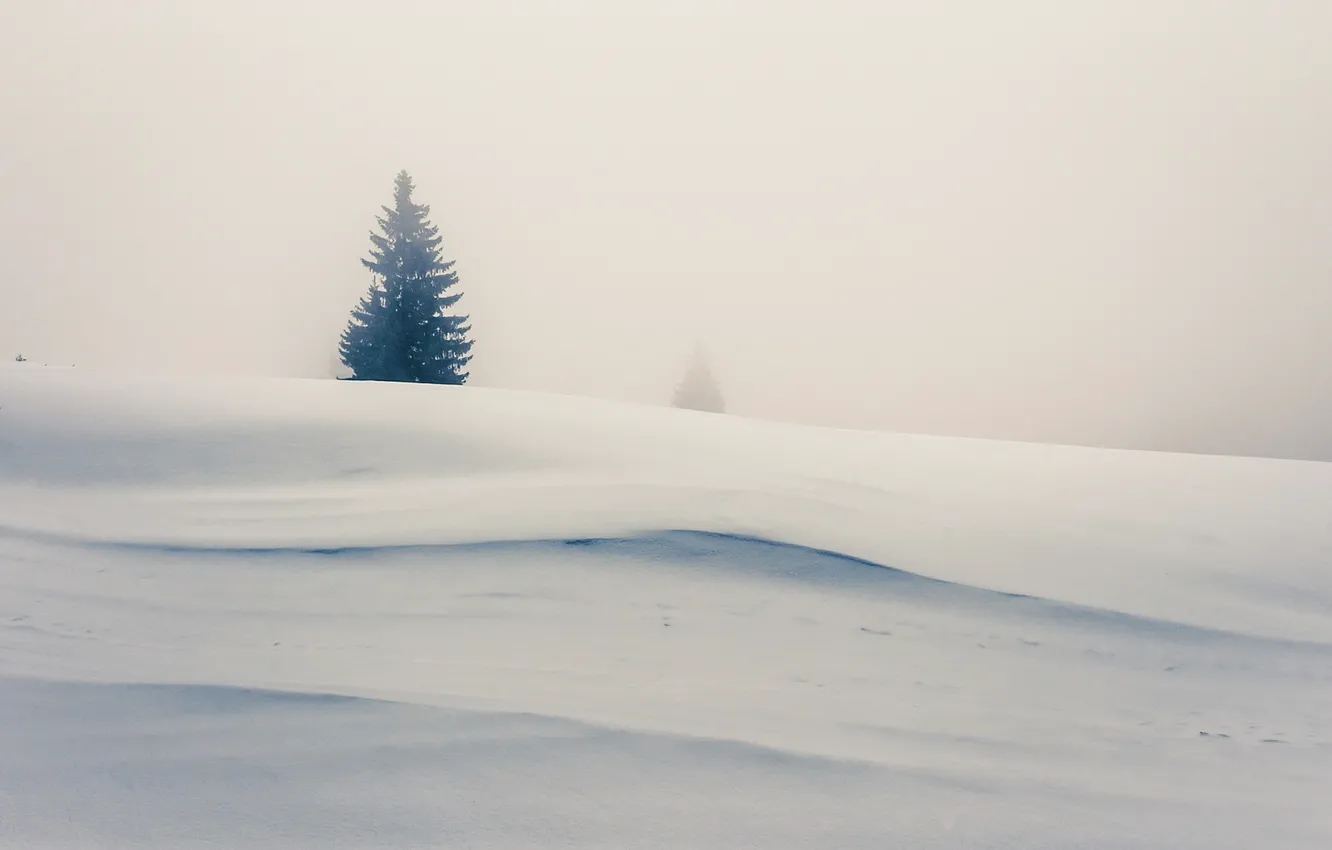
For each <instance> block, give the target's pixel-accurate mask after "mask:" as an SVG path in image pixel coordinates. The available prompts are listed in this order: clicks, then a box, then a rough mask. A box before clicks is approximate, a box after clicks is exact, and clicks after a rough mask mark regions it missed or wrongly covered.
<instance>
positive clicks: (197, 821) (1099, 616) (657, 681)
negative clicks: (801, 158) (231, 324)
mask: <svg viewBox="0 0 1332 850" xmlns="http://www.w3.org/2000/svg"><path fill="white" fill-rule="evenodd" d="M1328 516H1332V465H1326V464H1314V463H1297V462H1289V461H1268V460H1257V459H1235V458H1212V457H1196V456H1182V455H1165V454H1148V453H1132V452H1112V451H1103V450H1091V449H1075V448H1062V447H1051V446H1037V445H1022V444H1002V443H989V442H984V441H969V440H956V439H944V438H929V437H917V436H905V435H893V434H871V433H861V432H837V431H830V430H824V429H812V428H802V427H795V426H787V425H779V424H775V423H761V422H753V421H747V420H744V419H740V418H737V417H719V416H712V415H708V414H699V413H694V412H690V411H679V410H670V409H657V408H649V407H641V406H630V405H618V404H612V403H605V402H595V401H590V400H585V399H576V398H568V397H559V396H543V395H538V394H529V393H517V392H503V391H498V390H486V389H478V388H470V387H469V388H453V387H415V386H401V385H398V386H394V385H377V384H364V383H351V382H334V381H279V380H260V379H233V380H209V381H195V382H185V381H180V380H173V379H146V378H141V379H129V378H124V377H120V376H111V375H99V374H97V373H93V372H86V371H82V370H46V369H41V368H40V367H33V366H31V365H30V364H14V365H7V366H3V367H0V753H3V754H4V756H5V757H4V758H3V759H0V846H31V847H79V846H87V847H92V846H96V847H149V846H170V847H192V846H206V845H212V846H218V845H222V846H246V847H330V846H333V847H364V846H467V847H474V846H475V847H481V846H484V847H559V846H568V847H607V848H610V847H672V848H678V847H698V848H733V847H745V846H754V847H793V848H794V847H801V848H805V847H813V846H838V847H843V846H845V847H856V846H862V847H883V846H910V847H913V848H915V847H923V848H931V847H939V848H953V847H993V848H1008V847H1022V848H1035V847H1050V848H1054V847H1060V848H1064V847H1098V848H1099V847H1113V848H1121V847H1122V848H1139V847H1172V848H1179V847H1183V848H1194V847H1196V848H1229V847H1234V848H1250V847H1255V846H1262V847H1299V848H1306V847H1307V848H1314V847H1319V848H1321V847H1327V846H1332V818H1329V817H1328V816H1327V814H1326V804H1325V802H1324V801H1325V798H1326V797H1327V796H1328V792H1329V790H1332V569H1330V567H1332V523H1328V522H1327V517H1328Z"/></svg>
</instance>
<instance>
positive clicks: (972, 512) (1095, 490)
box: [0, 368, 1332, 642]
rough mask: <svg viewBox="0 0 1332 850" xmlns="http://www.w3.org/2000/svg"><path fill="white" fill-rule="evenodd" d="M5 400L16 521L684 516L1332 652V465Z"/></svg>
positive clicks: (496, 414)
mask: <svg viewBox="0 0 1332 850" xmlns="http://www.w3.org/2000/svg"><path fill="white" fill-rule="evenodd" d="M0 408H2V409H0V529H3V530H4V531H5V533H7V534H10V535H28V536H30V537H44V538H47V539H60V540H65V541H70V542H83V543H89V544H93V543H96V544H120V545H127V544H134V545H141V546H156V547H165V548H185V549H189V548H197V549H220V548H234V549H245V550H259V549H290V550H321V551H327V550H339V549H353V548H383V547H407V546H428V545H446V544H465V543H481V542H493V541H522V540H574V539H580V538H628V537H633V536H636V535H642V534H645V533H655V532H660V531H666V530H689V531H700V532H712V533H717V534H728V535H737V536H744V537H751V538H756V539H761V540H767V541H772V542H779V543H789V544H793V545H798V546H804V547H809V548H812V549H817V550H821V551H826V552H834V553H838V554H840V555H844V556H846V557H849V558H857V559H862V560H865V561H868V562H871V563H874V564H880V565H886V566H892V567H895V568H898V569H901V570H904V571H908V572H912V573H915V574H918V575H921V576H926V577H930V578H935V579H939V580H941V581H946V582H950V583H954V584H961V585H970V586H974V587H978V588H985V589H990V590H995V591H1000V592H1005V593H1013V594H1023V595H1030V596H1037V597H1042V598H1046V599H1051V600H1057V601H1061V602H1067V603H1072V604H1077V605H1082V606H1087V607H1091V608H1101V609H1106V610H1113V611H1119V612H1123V613H1126V614H1131V615H1136V616H1141V617H1147V618H1154V619H1160V620H1170V621H1175V622H1179V623H1183V624H1190V625H1195V626H1199V627H1204V628H1213V629H1222V630H1229V631H1240V632H1249V633H1253V634H1256V635H1266V636H1270V637H1276V638H1285V639H1292V640H1312V641H1323V642H1332V616H1329V615H1330V614H1332V570H1330V569H1328V564H1329V563H1330V562H1332V531H1329V527H1328V524H1327V522H1326V518H1327V517H1328V516H1332V464H1318V463H1300V462H1290V461H1269V460H1257V459H1237V458H1216V457H1199V456H1185V455H1167V454H1152V453H1136V452H1117V451H1105V450H1094V449H1082V448H1071V447H1052V446H1037V445H1024V444H1006V443H993V442H986V441H977V440H961V439H945V438H930V437H918V436H907V435H895V434H876V433H865V432H838V431H831V430H826V429H814V428H803V427H795V426H787V425H779V424H775V423H764V422H755V421H748V420H744V419H740V418H736V417H721V416H711V415H707V414H697V413H693V412H689V411H677V410H667V409H658V408H651V407H643V406H633V405H621V404H613V403H607V402H597V401H590V400H584V399H576V398H569V397H559V396H543V395H538V394H530V393H516V392H504V391H497V390H485V389H476V388H455V387H420V386H407V385H382V384H366V383H355V382H335V381H295V380H262V379H245V380H240V379H236V380H210V381H197V382H183V381H178V380H167V379H162V380H148V379H140V380H128V379H110V378H108V377H106V376H101V375H97V374H95V373H88V372H78V371H70V372H61V371H50V370H27V369H15V368H11V369H4V370H0ZM1148 588H1150V591H1148V590H1147V589H1148Z"/></svg>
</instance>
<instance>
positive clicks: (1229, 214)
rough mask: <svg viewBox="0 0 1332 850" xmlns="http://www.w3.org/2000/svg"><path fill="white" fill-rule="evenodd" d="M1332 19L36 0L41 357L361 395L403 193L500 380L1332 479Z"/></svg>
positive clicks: (1227, 3) (1215, 8)
mask: <svg viewBox="0 0 1332 850" xmlns="http://www.w3.org/2000/svg"><path fill="white" fill-rule="evenodd" d="M1329 44H1332V3H1329V2H1327V0H1271V2H1263V1H1262V0H1104V2H1090V0H1006V2H1002V3H1000V2H989V0H973V2H963V1H962V0H930V2H891V0H877V2H875V0H869V2H859V3H853V2H847V1H846V0H819V2H814V0H809V2H799V3H797V2H791V1H790V0H765V2H757V0H756V2H728V1H727V0H560V2H525V3H519V2H501V1H500V0H475V1H474V2H466V3H464V2H447V0H434V2H425V0H421V2H383V3H369V2H364V0H357V1H356V2H352V0H322V2H314V0H309V2H294V0H292V1H291V2H260V0H244V1H241V2H238V0H209V2H204V0H196V2H189V0H160V2H143V1H142V0H115V2H107V0H89V2H60V0H43V2H26V3H18V2H11V3H6V4H5V12H4V21H3V25H0V114H3V116H4V132H3V134H0V240H2V243H3V244H0V248H3V251H2V252H0V264H2V265H0V354H3V356H5V357H11V356H12V353H5V352H18V351H22V352H24V353H25V354H27V355H28V356H29V357H30V358H32V359H33V360H36V361H50V362H53V363H54V362H61V363H66V362H74V363H77V364H78V365H79V366H80V367H84V366H88V367H98V368H110V369H116V370H122V371H141V370H149V369H152V370H177V371H179V370H186V371H200V372H202V371H208V372H219V371H223V372H245V373H257V374H275V375H309V376H327V375H328V374H330V371H331V369H332V366H333V363H334V357H335V346H336V341H337V336H338V334H339V332H340V331H341V329H342V327H343V325H344V324H345V321H346V318H347V314H348V311H349V310H350V309H351V307H352V306H353V305H354V303H355V301H356V299H357V298H358V297H359V296H360V295H361V294H362V293H363V292H364V290H365V287H366V285H367V283H368V279H367V277H366V273H365V272H364V270H363V269H362V268H361V267H360V265H359V263H358V262H357V259H358V257H360V256H362V255H364V253H365V250H366V247H367V244H368V240H367V238H366V234H367V232H368V230H369V228H370V227H371V226H372V225H373V216H374V214H375V212H376V211H377V208H378V205H379V204H381V203H386V202H388V200H389V198H390V193H391V189H392V180H393V175H394V174H395V173H396V172H397V170H398V169H400V168H406V169H408V170H409V171H410V172H411V173H412V174H413V176H414V177H415V179H416V183H417V187H418V198H419V200H422V201H425V202H427V203H430V204H432V205H433V213H434V220H435V222H436V223H437V224H439V225H440V227H441V229H442V231H443V234H444V236H445V240H446V241H445V248H446V253H447V254H448V255H449V256H451V257H453V258H456V259H457V261H458V266H457V268H458V270H459V272H460V275H461V277H462V282H463V288H464V291H465V293H466V295H465V297H464V300H463V302H462V304H461V306H463V307H465V308H466V309H467V310H468V311H469V312H470V313H471V314H472V317H473V321H474V325H475V332H476V338H477V345H476V349H475V354H476V359H475V361H474V369H473V378H474V381H475V382H476V383H478V384H482V385H487V386H505V387H516V388H533V389H543V390H553V391H559V392H573V393H581V394H589V395H597V396H604V397H609V398H619V399H627V400H636V401H649V402H665V401H667V400H669V398H670V396H671V392H672V389H673V386H674V384H675V382H676V380H677V379H678V378H679V377H680V375H681V373H682V372H683V370H684V368H685V366H686V365H687V363H688V359H689V356H690V354H691V353H692V351H693V349H694V346H695V344H696V342H702V343H704V344H706V346H707V348H708V350H709V351H710V352H711V355H712V360H713V367H714V371H715V372H716V374H717V376H718V378H719V380H720V382H721V383H722V386H723V389H724V391H725V392H726V395H727V402H728V408H729V409H730V410H731V411H733V412H735V413H739V414H744V415H753V416H764V417H774V418H783V419H793V420H799V421H806V422H815V423H820V424H830V425H839V426H850V427H867V428H886V429H893V430H904V431H923V432H935V433H949V434H965V435H974V436H995V437H1005V438H1022V439H1036V440H1051V441H1065V442H1084V443H1091V444H1102V445H1123V446H1149V447H1159V448H1174V449H1181V448H1183V449H1194V450H1201V451H1232V452H1247V453H1273V454H1284V455H1304V456H1318V457H1322V458H1329V459H1332V50H1329V47H1328V45H1329Z"/></svg>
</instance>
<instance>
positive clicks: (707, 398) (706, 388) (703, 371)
mask: <svg viewBox="0 0 1332 850" xmlns="http://www.w3.org/2000/svg"><path fill="white" fill-rule="evenodd" d="M672 404H674V406H675V407H682V408H687V409H689V410H702V411H705V412H707V413H725V412H726V400H725V399H724V398H722V394H721V388H720V387H718V386H717V379H716V378H714V377H713V375H712V369H711V368H709V366H708V359H707V356H706V355H705V354H704V353H703V349H702V348H701V347H699V348H697V349H695V351H694V360H693V363H692V364H690V366H689V370H688V371H687V372H685V376H684V379H683V380H682V381H680V385H679V386H677V387H676V388H675V398H674V400H673V401H672Z"/></svg>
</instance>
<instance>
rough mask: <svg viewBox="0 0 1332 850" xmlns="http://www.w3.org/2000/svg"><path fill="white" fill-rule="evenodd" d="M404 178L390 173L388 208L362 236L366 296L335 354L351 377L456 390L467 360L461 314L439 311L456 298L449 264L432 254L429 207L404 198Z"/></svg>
mask: <svg viewBox="0 0 1332 850" xmlns="http://www.w3.org/2000/svg"><path fill="white" fill-rule="evenodd" d="M414 188H415V187H414V186H413V185H412V178H411V176H410V175H409V174H408V173H407V172H406V171H402V172H399V173H398V177H397V179H396V181H395V182H394V192H393V208H392V209H390V208H388V207H383V211H384V214H383V215H382V216H380V217H378V218H377V219H376V220H377V221H378V223H379V229H380V232H379V233H371V234H370V243H371V247H370V258H369V259H365V260H361V263H362V264H363V265H364V266H365V267H366V268H367V269H369V270H370V272H371V274H372V275H373V280H372V282H371V284H370V291H369V292H367V293H366V295H365V297H364V298H362V299H361V302H360V303H359V304H358V305H357V306H356V309H355V310H354V311H353V312H352V317H351V321H350V322H349V323H348V324H347V329H346V330H345V331H344V332H343V334H342V343H341V345H340V346H339V347H338V351H339V353H340V354H341V356H342V362H343V364H345V365H346V366H347V368H349V369H350V370H351V372H352V375H351V376H352V378H354V379H356V380H362V381H411V382H418V383H423V384H462V383H466V381H467V374H468V373H467V364H468V362H469V361H470V360H471V359H472V355H471V349H472V341H471V339H469V336H468V335H469V333H470V331H471V326H470V325H469V324H468V323H467V318H468V317H467V316H465V315H450V314H449V313H448V312H446V311H447V310H448V309H449V308H450V307H452V306H453V305H454V304H456V303H457V302H458V299H459V298H461V297H462V294H461V293H459V292H450V290H452V289H453V288H454V287H455V286H456V285H457V283H458V273H457V272H455V271H454V270H453V261H452V260H445V259H444V258H443V254H442V252H441V250H440V242H441V241H442V240H441V238H440V236H439V228H437V227H435V226H434V225H433V224H431V223H430V221H429V219H428V218H427V217H428V216H429V215H430V207H429V205H427V204H418V203H416V202H414V201H413V200H412V191H413V190H414Z"/></svg>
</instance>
